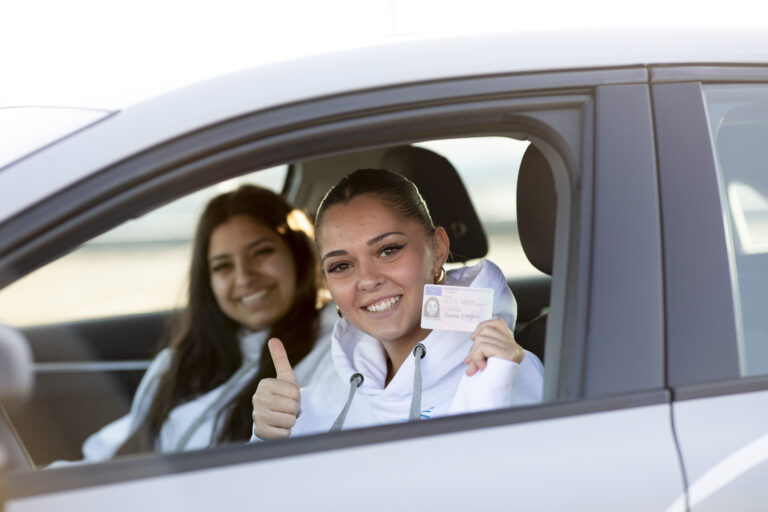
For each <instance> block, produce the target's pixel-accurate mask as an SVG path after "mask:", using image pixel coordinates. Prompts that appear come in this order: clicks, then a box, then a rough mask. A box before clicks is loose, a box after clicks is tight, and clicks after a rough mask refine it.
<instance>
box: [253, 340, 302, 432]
mask: <svg viewBox="0 0 768 512" xmlns="http://www.w3.org/2000/svg"><path fill="white" fill-rule="evenodd" d="M267 346H268V347H269V354H270V355H271V356H272V362H273V363H274V364H275V370H277V378H274V379H261V381H260V382H259V385H258V387H257V388H256V393H254V395H253V400H252V402H253V415H252V416H253V433H254V434H255V435H256V436H257V437H259V438H261V439H278V438H281V437H288V436H289V435H290V434H291V428H292V427H293V425H294V424H295V423H296V417H297V416H298V414H299V405H300V403H301V396H300V394H299V382H298V381H297V380H296V375H295V374H294V373H293V368H291V363H290V362H289V361H288V354H286V352H285V347H284V346H283V342H281V341H280V340H279V339H277V338H271V339H270V340H269V341H268V342H267Z"/></svg>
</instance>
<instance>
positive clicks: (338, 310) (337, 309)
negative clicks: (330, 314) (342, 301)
mask: <svg viewBox="0 0 768 512" xmlns="http://www.w3.org/2000/svg"><path fill="white" fill-rule="evenodd" d="M336 314H337V315H339V318H344V316H343V315H342V314H341V310H340V309H339V306H336Z"/></svg>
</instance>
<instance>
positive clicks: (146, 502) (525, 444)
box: [7, 404, 683, 512]
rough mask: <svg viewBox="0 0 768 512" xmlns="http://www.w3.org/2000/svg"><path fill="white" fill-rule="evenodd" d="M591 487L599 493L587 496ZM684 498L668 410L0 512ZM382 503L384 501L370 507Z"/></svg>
mask: <svg viewBox="0 0 768 512" xmlns="http://www.w3.org/2000/svg"><path fill="white" fill-rule="evenodd" d="M520 412H522V411H520ZM360 432H361V433H362V432H363V431H360ZM564 433H567V435H563V434H564ZM627 438H630V439H632V440H633V442H632V443H627V442H626V439H627ZM307 441H310V440H309V439H307ZM318 441H319V440H318ZM282 444H285V443H282ZM544 446H546V448H543V447H544ZM275 447H276V446H275ZM460 447H464V448H460ZM260 448H267V446H263V447H262V446H257V447H249V448H247V450H249V451H251V452H252V453H254V454H256V453H257V452H258V451H259V449H260ZM246 456H247V454H244V457H246ZM552 456H556V457H557V459H558V462H557V463H554V464H553V463H552V462H551V460H549V458H550V457H552ZM395 468H399V469H395ZM94 469H95V468H94ZM110 469H111V468H109V467H105V468H103V470H102V471H109V470H110ZM114 469H115V471H117V470H118V468H117V467H115V468H114ZM246 482H250V483H248V484H246ZM383 482H386V484H385V485H382V483H383ZM554 482H568V483H569V487H568V492H553V489H552V485H553V483H554ZM597 482H599V484H600V487H601V488H603V489H604V490H605V491H606V492H596V489H595V485H596V483H597ZM640 482H642V485H639V483H640ZM648 488H653V489H654V492H648V490H647V489H648ZM182 489H183V491H182ZM387 489H393V491H391V492H390V491H388V490H387ZM394 489H396V491H394ZM173 490H177V491H178V492H174V491H173ZM299 490H300V491H299ZM448 490H452V491H450V492H448ZM297 491H298V492H297ZM682 492H683V484H682V479H681V476H680V473H679V471H678V465H677V456H676V450H675V447H674V441H673V438H672V431H671V426H670V423H669V405H668V404H659V405H651V406H644V407H633V408H630V409H625V410H617V411H609V412H602V413H598V414H590V415H576V416H572V417H566V418H560V419H551V420H547V421H539V422H533V423H522V424H517V425H509V426H500V427H496V428H483V429H478V430H472V431H468V432H459V433H453V434H451V433H446V434H443V435H437V436H430V437H428V438H418V439H406V440H400V441H392V442H385V443H381V444H368V445H364V446H356V447H355V446H353V447H349V448H346V449H335V450H332V451H321V452H314V453H306V454H303V455H294V456H291V457H277V458H274V459H269V460H263V461H260V462H258V463H250V464H249V463H248V462H242V463H240V464H238V465H235V466H228V467H221V468H212V469H204V470H197V471H190V472H184V473H180V474H171V475H167V476H163V477H155V478H151V479H148V480H144V479H138V480H133V481H127V482H123V483H118V484H114V485H102V486H98V487H86V488H84V489H80V490H71V491H66V492H59V493H53V494H50V495H41V496H29V497H26V498H20V499H14V500H12V501H10V502H9V503H8V505H7V510H8V512H32V511H42V510H50V507H55V508H60V509H62V510H67V509H69V508H83V507H87V508H95V509H99V508H103V507H108V508H109V509H110V510H115V511H121V510H126V511H128V510H137V509H142V508H148V509H154V508H162V509H163V510H168V511H172V510H209V509H210V508H211V507H235V506H248V505H249V504H252V505H255V506H256V505H257V506H259V507H264V508H265V509H275V508H290V509H297V510H304V509H320V510H326V509H330V508H333V509H339V510H345V509H350V508H355V507H356V506H360V505H361V504H365V508H366V509H370V510H391V509H392V507H395V508H400V509H409V508H411V507H412V506H414V504H416V503H422V504H425V503H428V504H429V507H430V508H434V509H435V510H459V509H465V508H473V507H477V506H479V505H482V507H483V508H484V509H487V510H508V509H509V507H510V506H514V507H519V508H520V509H523V510H563V509H565V508H571V507H572V505H573V504H574V503H578V504H579V505H580V506H582V505H583V506H584V507H585V508H586V509H588V510H606V511H608V510H617V509H621V510H638V511H640V510H643V511H645V510H663V509H664V508H665V507H667V506H668V505H669V504H670V503H672V502H673V501H674V500H675V499H676V498H677V497H678V496H679V495H680V494H681V493H682ZM382 493H384V494H385V496H386V497H385V498H381V499H375V498H374V496H381V495H382ZM628 497H629V499H628Z"/></svg>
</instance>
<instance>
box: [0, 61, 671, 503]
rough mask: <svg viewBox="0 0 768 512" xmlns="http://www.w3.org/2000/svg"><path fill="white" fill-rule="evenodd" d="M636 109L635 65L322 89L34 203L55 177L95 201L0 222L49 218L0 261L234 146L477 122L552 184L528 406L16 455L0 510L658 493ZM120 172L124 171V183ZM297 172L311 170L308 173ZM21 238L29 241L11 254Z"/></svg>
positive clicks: (641, 94)
mask: <svg viewBox="0 0 768 512" xmlns="http://www.w3.org/2000/svg"><path fill="white" fill-rule="evenodd" d="M651 119H652V118H651V101H650V94H649V87H648V76H647V70H646V69H645V68H644V67H639V66H638V67H629V68H620V69H616V70H611V69H598V70H586V71H564V72H552V73H537V74H532V75H526V74H510V75H504V76H490V77H474V78H468V79H453V80H444V81H439V82H434V83H423V84H414V85H403V86H396V87H394V86H393V87H386V88H381V89H376V90H370V91H358V92H354V93H346V94H338V95H335V96H333V97H330V98H325V99H315V100H312V101H305V102H300V103H299V104H295V105H286V106H281V107H275V108H273V109H269V110H268V111H265V112H255V113H249V114H247V115H243V116H241V117H239V118H238V119H236V120H235V121H232V122H231V123H225V124H223V125H217V126H215V127H212V128H210V129H209V130H202V131H199V132H196V133H194V134H190V135H188V136H187V137H183V138H181V139H180V140H174V141H171V142H169V143H167V144H163V145H162V146H159V147H157V148H155V149H154V150H151V151H149V152H144V153H142V154H141V155H138V156H137V157H136V158H135V159H128V160H127V161H123V162H120V163H118V164H117V165H115V166H113V167H111V168H108V169H105V170H103V171H101V172H100V173H99V174H98V175H96V177H95V178H94V179H91V180H84V181H83V182H81V183H79V184H78V185H76V186H74V187H73V188H71V189H70V190H68V191H65V192H64V193H62V194H60V195H58V196H54V197H53V198H51V199H50V200H49V202H48V205H47V207H48V208H51V209H53V210H54V211H55V207H56V206H57V205H59V204H61V205H64V204H66V201H67V200H68V199H69V197H71V196H70V195H69V194H83V195H85V196H86V197H88V198H89V201H91V202H92V203H93V204H97V203H98V215H96V214H95V212H94V211H91V212H89V211H87V210H86V211H81V212H79V213H74V214H72V213H71V211H70V212H69V213H70V215H69V216H66V217H61V218H54V219H45V221H41V219H40V218H39V216H36V215H35V214H34V212H32V213H29V214H28V215H27V216H24V215H21V216H19V217H17V218H16V219H14V223H13V225H6V226H2V227H0V229H2V228H6V229H12V228H13V229H18V230H24V232H25V233H26V234H27V236H26V239H27V240H32V239H33V238H34V237H33V235H34V233H35V232H37V231H40V230H44V229H46V227H47V226H46V222H51V223H55V222H61V223H63V226H62V227H61V229H60V230H59V231H58V232H57V233H54V235H53V236H50V237H49V238H48V240H47V241H46V243H44V244H40V242H39V241H38V242H37V245H33V244H34V242H29V243H28V244H27V245H24V244H21V245H19V246H17V247H15V248H11V249H8V250H7V251H6V252H5V253H3V258H4V259H3V260H2V264H4V265H7V266H13V268H17V269H18V268H25V267H26V268H31V267H33V266H34V265H35V264H39V262H40V261H42V260H45V259H50V258H52V257H53V256H54V255H55V254H57V253H59V252H61V251H62V250H64V249H65V248H67V247H71V245H72V244H73V243H77V242H78V241H83V240H87V239H88V238H89V237H91V236H94V235H95V234H98V233H99V232H100V230H103V229H105V226H109V225H114V224H115V223H117V222H120V221H121V220H123V219H125V218H126V217H127V216H130V215H135V214H136V213H137V212H139V211H142V210H143V209H146V208H151V207H153V206H155V205H157V204H158V203H160V202H163V201H165V200H167V199H169V198H172V197H178V196H179V195H181V194H183V193H185V192H187V191H189V190H191V189H194V188H195V187H196V186H200V185H202V184H209V183H213V182H215V181H217V180H220V179H223V178H226V177H229V176H231V175H233V174H238V173H242V172H244V168H245V167H246V162H247V166H249V167H254V168H262V167H267V166H269V165H273V164H275V163H277V162H286V161H293V160H299V159H301V158H304V157H306V156H308V155H315V156H317V155H322V154H332V153H340V152H343V151H352V150H355V149H358V148H363V147H372V146H377V145H390V144H398V143H403V142H412V141H419V140H428V139H435V138H439V137H448V136H462V137H469V136H472V135H482V134H489V133H492V134H501V135H505V136H510V137H514V138H518V139H527V140H530V141H531V142H532V143H533V144H535V145H536V146H537V147H538V148H539V149H540V150H541V151H542V152H543V153H544V155H545V156H546V159H547V162H548V164H549V167H550V169H551V172H552V174H553V178H554V183H555V192H556V195H557V221H556V229H555V241H554V254H553V260H554V265H553V278H552V291H551V300H550V312H549V318H548V325H547V339H546V369H545V388H544V402H543V403H542V404H538V405H533V406H526V407H521V408H513V409H504V410H498V411H489V412H485V413H478V414H472V415H460V416H452V417H446V418H437V419H433V420H429V421H424V422H417V423H403V424H396V425H384V426H379V427H373V428H367V429H359V430H352V431H348V432H339V433H333V434H323V435H316V436H307V437H304V438H297V439H288V440H284V441H275V442H264V443H255V444H251V445H248V446H225V447H221V448H216V449H211V450H204V451H199V452H191V453H183V454H173V455H164V456H152V455H148V456H141V457H134V458H126V459H121V460H115V461H111V462H108V463H102V464H94V465H82V466H77V467H69V468H60V469H52V470H46V471H38V472H28V473H20V474H16V475H13V476H11V477H10V478H9V485H8V487H9V493H10V499H9V502H8V504H7V509H8V510H9V511H11V512H18V511H32V510H49V509H50V508H51V507H54V508H59V509H68V508H95V509H98V508H106V507H108V508H109V509H111V510H136V509H139V508H142V507H144V508H149V509H158V508H162V509H165V510H182V509H183V510H207V509H210V508H214V507H215V508H224V507H234V506H247V507H250V506H258V507H264V508H265V509H269V508H276V507H281V508H285V507H289V508H297V509H299V508H313V509H320V510H326V509H349V508H353V507H357V506H365V508H366V509H372V510H384V509H391V508H393V507H394V508H403V509H408V508H413V507H414V506H415V505H416V504H420V505H422V506H423V505H428V506H429V508H435V509H459V508H464V507H477V506H478V505H481V506H482V507H483V508H484V509H487V510H506V509H509V508H511V507H518V508H520V509H524V510H531V509H533V510H535V509H541V510H561V509H565V508H569V509H572V508H578V509H587V510H656V509H663V508H665V507H666V506H668V505H669V504H671V503H673V502H674V500H675V499H677V498H678V497H679V496H681V495H684V486H683V478H682V473H681V469H680V463H679V458H678V453H677V447H676V445H675V442H674V436H673V431H672V425H671V421H670V417H671V405H670V402H671V400H670V393H669V392H668V391H667V389H666V384H665V377H664V374H663V368H664V350H665V345H664V333H663V323H662V316H663V307H662V305H663V295H662V270H661V269H662V259H661V257H662V252H661V239H660V233H659V224H660V221H659V198H658V182H657V176H656V164H655V153H654V137H653V126H652V122H651ZM115 122H119V119H116V120H115ZM82 136H85V134H82ZM139 163H140V164H141V165H138V164H139ZM126 176H130V179H131V180H132V181H133V182H134V183H139V182H140V183H141V186H138V185H134V186H126V185H125V183H126ZM139 178H142V179H141V180H139ZM301 180H302V183H309V184H311V183H312V180H313V176H312V174H311V173H307V174H306V175H304V176H301ZM288 190H289V197H290V190H291V186H290V184H289V187H288ZM509 194H510V198H512V197H513V196H514V191H513V190H510V191H509ZM510 200H511V199H510ZM33 246H34V247H37V248H39V249H40V251H41V253H38V254H37V255H36V259H34V260H24V259H23V256H24V255H26V254H28V253H29V251H30V249H31V248H32V247H33ZM363 504H364V505H363Z"/></svg>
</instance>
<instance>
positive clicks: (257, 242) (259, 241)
mask: <svg viewBox="0 0 768 512" xmlns="http://www.w3.org/2000/svg"><path fill="white" fill-rule="evenodd" d="M269 241H270V240H269V238H257V239H256V240H254V241H253V242H251V243H249V244H248V245H246V246H245V250H246V251H250V250H251V249H253V248H254V247H257V246H259V245H261V244H263V243H264V242H269ZM230 256H231V255H230V254H229V253H228V252H225V253H223V254H215V255H213V256H211V257H210V258H208V261H215V260H220V259H225V258H229V257H230Z"/></svg>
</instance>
